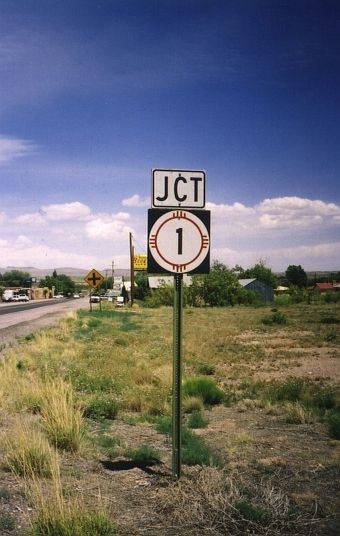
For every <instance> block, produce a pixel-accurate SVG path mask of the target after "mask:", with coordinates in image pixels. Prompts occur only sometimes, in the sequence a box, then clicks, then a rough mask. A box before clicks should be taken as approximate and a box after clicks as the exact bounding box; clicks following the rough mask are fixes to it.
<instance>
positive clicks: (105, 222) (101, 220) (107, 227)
mask: <svg viewBox="0 0 340 536" xmlns="http://www.w3.org/2000/svg"><path fill="white" fill-rule="evenodd" d="M122 216H124V217H122ZM125 216H128V215H125V214H124V213H121V212H120V213H118V214H116V215H115V214H111V215H110V214H102V215H98V216H97V217H94V218H93V219H92V220H91V221H89V222H87V224H86V234H87V236H88V237H89V238H94V239H99V238H101V239H103V240H110V239H115V240H122V241H123V240H124V241H126V240H127V235H128V233H129V232H132V229H131V228H130V227H128V226H127V225H126V224H125V223H124V222H125V220H126V219H128V218H126V217H125Z"/></svg>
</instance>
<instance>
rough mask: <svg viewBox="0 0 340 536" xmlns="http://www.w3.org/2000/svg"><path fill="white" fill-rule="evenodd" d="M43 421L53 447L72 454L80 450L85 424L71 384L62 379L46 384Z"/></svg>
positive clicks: (42, 409) (42, 405)
mask: <svg viewBox="0 0 340 536" xmlns="http://www.w3.org/2000/svg"><path fill="white" fill-rule="evenodd" d="M41 420H42V426H43V429H44V431H45V433H46V435H47V437H48V439H49V440H50V442H51V443H52V444H53V445H55V446H56V447H57V448H60V449H64V450H69V451H72V452H76V451H77V450H79V447H80V445H81V442H82V439H83V436H84V422H83V417H82V412H81V410H80V407H79V406H78V405H77V404H76V403H75V401H74V398H73V390H72V386H71V385H70V384H67V383H65V382H64V381H63V380H61V379H59V380H56V381H51V382H47V383H46V386H45V390H44V396H43V399H42V403H41Z"/></svg>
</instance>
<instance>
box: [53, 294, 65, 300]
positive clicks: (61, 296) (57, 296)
mask: <svg viewBox="0 0 340 536" xmlns="http://www.w3.org/2000/svg"><path fill="white" fill-rule="evenodd" d="M63 297H64V295H63V294H57V295H56V296H55V298H57V299H58V300H59V299H60V298H63Z"/></svg>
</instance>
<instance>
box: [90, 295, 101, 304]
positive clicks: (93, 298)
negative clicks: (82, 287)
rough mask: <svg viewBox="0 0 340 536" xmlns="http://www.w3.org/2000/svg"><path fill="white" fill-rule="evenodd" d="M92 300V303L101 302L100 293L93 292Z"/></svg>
mask: <svg viewBox="0 0 340 536" xmlns="http://www.w3.org/2000/svg"><path fill="white" fill-rule="evenodd" d="M90 302H91V303H99V302H100V296H98V294H92V296H91V297H90Z"/></svg>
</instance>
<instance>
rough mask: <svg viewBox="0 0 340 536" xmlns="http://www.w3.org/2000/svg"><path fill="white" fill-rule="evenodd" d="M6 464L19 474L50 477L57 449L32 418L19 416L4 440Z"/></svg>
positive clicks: (27, 476)
mask: <svg viewBox="0 0 340 536" xmlns="http://www.w3.org/2000/svg"><path fill="white" fill-rule="evenodd" d="M2 446H3V450H4V460H3V463H4V466H5V467H7V468H8V469H9V470H11V471H12V472H13V473H15V474H16V475H18V476H22V477H25V478H34V477H37V476H43V477H50V476H51V475H52V469H53V465H54V463H55V460H56V454H55V450H54V449H53V448H51V446H50V445H49V443H48V441H47V439H46V437H45V436H44V435H43V434H42V432H41V431H40V430H39V428H38V426H37V424H36V423H35V422H34V421H33V420H32V419H30V420H27V419H23V418H22V417H21V418H20V417H19V418H17V419H16V420H15V422H14V425H13V426H12V428H11V429H10V430H9V432H8V433H7V434H6V436H5V437H4V439H3V441H2Z"/></svg>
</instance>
